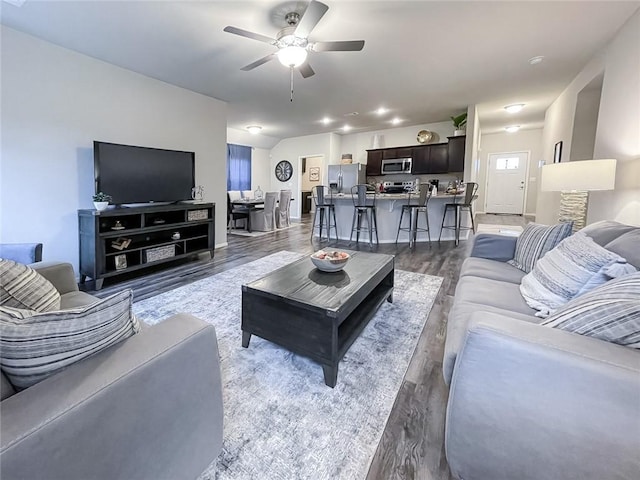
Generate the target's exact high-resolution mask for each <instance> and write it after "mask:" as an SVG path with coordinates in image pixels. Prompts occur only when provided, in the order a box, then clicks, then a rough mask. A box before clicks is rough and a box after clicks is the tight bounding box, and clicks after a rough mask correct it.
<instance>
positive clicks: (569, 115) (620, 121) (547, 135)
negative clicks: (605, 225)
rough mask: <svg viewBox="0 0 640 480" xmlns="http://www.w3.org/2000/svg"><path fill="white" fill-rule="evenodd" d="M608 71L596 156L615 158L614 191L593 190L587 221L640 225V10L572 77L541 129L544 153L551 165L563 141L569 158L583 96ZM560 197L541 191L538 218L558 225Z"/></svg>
mask: <svg viewBox="0 0 640 480" xmlns="http://www.w3.org/2000/svg"><path fill="white" fill-rule="evenodd" d="M602 72H604V81H603V85H602V95H601V98H600V109H599V113H598V126H597V130H596V141H595V146H594V156H595V157H596V158H616V159H618V168H617V172H616V189H615V190H614V191H611V192H592V193H591V195H590V201H589V212H588V218H587V222H588V223H592V222H595V221H597V220H602V219H615V220H619V221H621V222H626V223H631V224H636V225H640V108H639V107H638V106H639V105H640V11H638V12H636V13H635V14H634V15H633V16H632V17H631V18H630V19H629V20H628V21H627V23H626V24H625V25H624V26H623V27H622V28H621V29H620V31H619V32H618V34H617V35H616V36H615V37H614V39H613V40H612V41H611V42H610V44H609V45H608V46H607V47H606V48H605V49H604V51H603V52H602V53H600V54H598V55H596V56H595V57H594V58H593V59H592V60H591V61H590V62H589V63H588V64H587V65H586V66H585V68H584V69H583V70H582V71H581V72H580V73H579V74H578V75H577V76H576V78H574V80H573V81H572V82H571V84H570V85H569V86H568V87H567V88H566V89H565V90H564V92H563V93H562V94H561V95H560V96H559V97H558V98H557V99H556V100H555V101H554V103H553V104H552V105H551V106H550V107H549V109H548V110H547V112H546V115H545V125H544V130H543V140H542V146H543V155H544V158H545V159H546V160H547V163H549V162H550V161H553V160H552V158H553V146H554V144H555V142H558V141H560V140H562V141H563V142H564V143H563V154H562V156H563V158H571V133H572V131H573V118H574V113H575V109H576V101H577V96H578V94H579V92H580V91H581V90H582V89H583V88H584V87H585V86H586V85H587V84H589V83H590V82H591V81H592V80H593V79H594V78H596V77H597V76H598V75H600V74H601V73H602ZM559 203H560V195H559V193H557V192H539V195H538V201H537V217H536V220H537V221H539V222H541V223H554V222H555V221H556V220H557V218H558V209H559Z"/></svg>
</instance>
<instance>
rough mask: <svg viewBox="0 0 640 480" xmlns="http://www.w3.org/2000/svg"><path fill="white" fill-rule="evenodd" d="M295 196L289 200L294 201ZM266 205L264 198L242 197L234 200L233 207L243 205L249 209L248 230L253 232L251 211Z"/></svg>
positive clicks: (277, 201)
mask: <svg viewBox="0 0 640 480" xmlns="http://www.w3.org/2000/svg"><path fill="white" fill-rule="evenodd" d="M292 201H293V198H292V199H291V200H289V202H292ZM276 203H280V200H276ZM262 205H264V198H240V199H238V200H232V201H231V206H232V207H236V206H237V207H243V208H245V209H246V210H247V214H248V215H247V232H249V233H251V211H252V210H258V209H259V207H260V206H262Z"/></svg>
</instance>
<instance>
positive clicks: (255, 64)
mask: <svg viewBox="0 0 640 480" xmlns="http://www.w3.org/2000/svg"><path fill="white" fill-rule="evenodd" d="M275 56H276V54H275V53H270V54H269V55H267V56H266V57H262V58H261V59H260V60H256V61H255V62H253V63H250V64H249V65H247V66H245V67H242V68H241V69H240V70H242V71H245V72H248V71H249V70H253V69H254V68H256V67H259V66H260V65H263V64H265V63H267V62H268V61H269V60H273V57H275Z"/></svg>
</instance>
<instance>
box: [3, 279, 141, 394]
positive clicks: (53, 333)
mask: <svg viewBox="0 0 640 480" xmlns="http://www.w3.org/2000/svg"><path fill="white" fill-rule="evenodd" d="M131 299H132V293H131V290H125V291H123V292H120V293H116V294H114V295H111V296H110V297H107V298H105V299H102V300H98V301H96V302H95V303H92V304H90V305H87V306H84V307H79V308H74V309H71V310H62V311H57V312H42V313H38V312H34V311H31V310H22V309H17V308H11V307H0V368H2V371H3V373H4V374H5V375H6V376H7V378H8V379H9V381H10V382H11V383H12V385H13V386H14V387H15V388H16V390H22V389H25V388H27V387H30V386H31V385H33V384H35V383H37V382H39V381H41V380H44V379H45V378H47V377H49V376H51V375H53V374H55V373H57V372H59V371H60V370H62V369H64V368H66V367H68V366H69V365H71V364H73V363H75V362H77V361H79V360H82V359H83V358H86V357H88V356H90V355H93V354H95V353H98V352H100V351H102V350H104V349H105V348H108V347H110V346H112V345H115V344H116V343H118V342H120V341H122V340H124V339H125V338H129V337H130V336H132V335H133V334H135V333H137V332H138V331H140V324H139V323H138V320H137V319H136V318H135V317H134V316H133V315H132V313H131Z"/></svg>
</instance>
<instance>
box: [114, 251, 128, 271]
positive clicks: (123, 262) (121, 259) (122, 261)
mask: <svg viewBox="0 0 640 480" xmlns="http://www.w3.org/2000/svg"><path fill="white" fill-rule="evenodd" d="M114 261H115V266H116V270H125V269H126V268H127V256H126V255H125V254H124V253H123V254H122V255H116V256H115V257H114Z"/></svg>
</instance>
